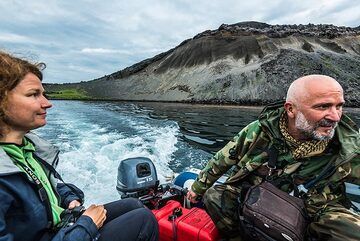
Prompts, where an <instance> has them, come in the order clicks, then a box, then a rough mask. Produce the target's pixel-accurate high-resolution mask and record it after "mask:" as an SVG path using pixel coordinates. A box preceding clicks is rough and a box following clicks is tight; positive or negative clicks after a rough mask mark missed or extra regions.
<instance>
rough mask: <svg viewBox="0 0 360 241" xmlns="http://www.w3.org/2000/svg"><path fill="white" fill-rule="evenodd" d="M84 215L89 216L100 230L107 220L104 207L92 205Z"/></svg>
mask: <svg viewBox="0 0 360 241" xmlns="http://www.w3.org/2000/svg"><path fill="white" fill-rule="evenodd" d="M83 215H86V216H89V217H90V218H91V219H92V220H93V222H94V223H95V225H96V227H97V228H98V229H99V228H101V227H102V226H103V224H104V222H105V220H106V209H105V208H104V206H103V205H95V204H92V205H91V206H90V207H89V208H87V209H86V210H85V212H84V213H83Z"/></svg>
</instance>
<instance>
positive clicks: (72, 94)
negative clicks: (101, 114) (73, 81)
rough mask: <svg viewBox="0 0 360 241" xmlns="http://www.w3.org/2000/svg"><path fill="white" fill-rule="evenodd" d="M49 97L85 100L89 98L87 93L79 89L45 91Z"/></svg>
mask: <svg viewBox="0 0 360 241" xmlns="http://www.w3.org/2000/svg"><path fill="white" fill-rule="evenodd" d="M46 94H47V96H48V97H49V98H50V99H63V100H85V99H91V97H90V96H88V95H87V93H86V92H85V91H83V90H80V89H63V90H59V91H48V92H46Z"/></svg>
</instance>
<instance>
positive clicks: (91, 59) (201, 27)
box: [0, 0, 360, 83]
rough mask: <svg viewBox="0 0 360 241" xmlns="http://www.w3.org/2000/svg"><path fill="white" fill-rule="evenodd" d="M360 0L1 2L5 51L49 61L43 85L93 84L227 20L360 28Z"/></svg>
mask: <svg viewBox="0 0 360 241" xmlns="http://www.w3.org/2000/svg"><path fill="white" fill-rule="evenodd" d="M359 13H360V1H359V0H287V1H286V0H271V1H269V0H251V1H249V0H153V1H151V0H128V1H124V0H71V1H69V0H27V1H25V0H1V1H0V50H2V51H6V52H9V53H11V54H14V55H16V56H18V57H21V58H25V59H28V60H30V61H33V62H44V63H46V65H47V68H46V69H45V70H44V80H43V82H44V83H72V82H80V81H88V80H92V79H95V78H99V77H102V76H104V75H107V74H111V73H113V72H116V71H119V70H121V69H124V68H126V67H129V66H131V65H133V64H135V63H137V62H140V61H142V60H144V59H147V58H151V57H153V56H155V55H156V54H159V53H162V52H165V51H167V50H169V49H171V48H174V47H176V46H177V45H179V44H180V43H181V42H182V41H184V40H185V39H189V38H192V37H194V36H195V35H196V34H198V33H201V32H203V31H205V30H209V29H211V30H214V29H217V28H218V27H219V26H220V25H221V24H223V23H225V24H234V23H238V22H242V21H259V22H265V23H268V24H308V23H314V24H334V25H337V26H347V27H357V26H359V25H360V14H359Z"/></svg>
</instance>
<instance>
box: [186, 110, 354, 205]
mask: <svg viewBox="0 0 360 241" xmlns="http://www.w3.org/2000/svg"><path fill="white" fill-rule="evenodd" d="M283 112H284V108H283V107H281V105H272V106H267V107H265V109H264V110H263V111H262V113H261V114H260V117H259V119H258V120H256V121H254V122H252V123H250V124H249V125H248V126H246V127H245V128H244V129H243V130H241V132H239V133H238V134H237V135H236V136H235V137H234V138H233V140H232V141H230V142H229V143H228V144H227V145H226V146H225V147H224V148H222V149H221V150H220V151H219V152H217V153H216V154H215V155H214V156H213V157H212V158H211V159H210V161H209V162H208V163H207V165H206V167H205V168H204V169H203V170H202V171H201V172H200V173H199V176H198V177H197V179H196V181H195V182H194V183H193V185H192V190H193V191H194V192H195V193H197V194H200V195H201V194H204V193H205V191H206V190H207V189H208V188H209V187H211V186H212V185H213V183H214V182H215V181H216V180H217V179H218V178H219V177H220V176H222V175H223V174H225V173H230V175H229V178H228V179H227V181H226V183H227V184H231V185H241V183H242V182H244V181H247V182H249V183H250V184H252V185H253V184H257V183H259V182H261V180H262V178H263V177H264V176H265V175H266V174H267V173H268V168H267V165H266V163H267V160H268V154H267V150H269V148H270V146H273V147H275V148H276V149H277V151H278V157H277V162H276V166H277V170H276V171H275V174H274V176H272V177H273V179H274V180H276V179H278V180H281V182H278V183H279V188H281V189H282V190H284V191H287V192H290V191H292V189H293V187H294V185H293V184H296V185H299V184H302V183H305V182H307V181H308V180H310V179H311V178H314V177H315V176H316V175H319V173H320V172H321V170H322V169H324V167H325V166H326V165H327V164H328V163H329V162H332V163H333V166H334V169H333V170H334V173H333V174H332V175H330V176H329V177H327V178H326V179H323V180H321V181H319V182H318V183H317V185H315V187H313V188H311V190H309V192H308V195H307V204H311V205H315V206H317V207H320V206H321V207H324V205H325V206H326V204H327V203H329V202H332V201H333V202H337V201H339V200H341V199H344V197H345V184H344V182H345V181H346V182H350V183H354V184H358V185H359V184H360V134H359V130H358V128H357V127H356V125H355V123H354V122H353V121H352V120H351V119H350V118H349V117H347V116H346V115H343V116H342V118H341V121H340V122H339V125H338V127H337V128H336V132H335V133H336V134H335V137H334V138H333V140H332V141H331V142H330V144H329V145H328V147H327V149H326V150H325V151H324V152H323V153H322V154H321V155H317V156H312V157H306V158H303V159H300V160H294V158H293V157H292V155H291V152H290V149H289V147H288V145H287V144H286V142H285V140H284V138H283V136H282V135H281V133H280V129H279V119H280V116H281V114H282V113H283Z"/></svg>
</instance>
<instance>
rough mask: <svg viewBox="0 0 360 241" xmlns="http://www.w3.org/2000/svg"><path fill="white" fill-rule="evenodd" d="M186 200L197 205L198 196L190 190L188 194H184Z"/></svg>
mask: <svg viewBox="0 0 360 241" xmlns="http://www.w3.org/2000/svg"><path fill="white" fill-rule="evenodd" d="M186 198H187V199H188V200H189V201H190V202H192V203H197V202H198V200H197V198H198V195H197V194H196V193H195V192H193V191H191V190H189V191H188V193H187V194H186Z"/></svg>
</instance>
